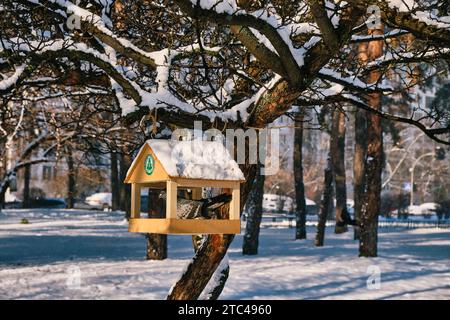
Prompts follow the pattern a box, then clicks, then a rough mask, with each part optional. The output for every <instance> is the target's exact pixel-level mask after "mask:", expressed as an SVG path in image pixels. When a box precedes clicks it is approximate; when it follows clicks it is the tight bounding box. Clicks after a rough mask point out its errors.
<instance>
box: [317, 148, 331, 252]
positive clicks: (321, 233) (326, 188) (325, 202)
mask: <svg viewBox="0 0 450 320" xmlns="http://www.w3.org/2000/svg"><path fill="white" fill-rule="evenodd" d="M332 193H333V169H332V164H331V158H330V156H329V157H328V159H327V165H326V167H325V170H324V182H323V193H322V202H321V203H320V209H319V221H318V223H317V234H316V241H315V245H316V247H322V246H323V244H324V238H325V227H326V223H327V215H328V211H329V210H330V204H331V201H332Z"/></svg>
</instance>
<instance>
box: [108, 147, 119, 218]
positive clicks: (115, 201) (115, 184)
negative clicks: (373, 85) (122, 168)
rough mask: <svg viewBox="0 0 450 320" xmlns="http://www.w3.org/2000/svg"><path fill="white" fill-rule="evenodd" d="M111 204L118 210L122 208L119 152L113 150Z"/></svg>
mask: <svg viewBox="0 0 450 320" xmlns="http://www.w3.org/2000/svg"><path fill="white" fill-rule="evenodd" d="M110 155H111V158H110V160H111V196H112V201H111V206H112V210H113V211H116V210H119V209H120V181H119V170H118V168H117V166H118V159H117V153H116V152H111V153H110Z"/></svg>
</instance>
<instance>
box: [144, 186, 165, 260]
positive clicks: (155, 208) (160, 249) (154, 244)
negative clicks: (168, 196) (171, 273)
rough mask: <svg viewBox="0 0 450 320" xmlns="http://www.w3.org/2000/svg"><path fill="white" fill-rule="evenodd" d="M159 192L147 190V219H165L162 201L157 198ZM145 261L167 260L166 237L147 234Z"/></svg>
mask: <svg viewBox="0 0 450 320" xmlns="http://www.w3.org/2000/svg"><path fill="white" fill-rule="evenodd" d="M159 192H160V191H159V190H154V189H149V190H148V217H149V218H165V217H166V212H165V207H166V206H165V205H164V201H161V199H160V198H159ZM146 238H147V260H164V259H167V235H165V234H156V233H147V234H146Z"/></svg>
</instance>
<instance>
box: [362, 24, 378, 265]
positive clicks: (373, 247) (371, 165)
mask: <svg viewBox="0 0 450 320" xmlns="http://www.w3.org/2000/svg"><path fill="white" fill-rule="evenodd" d="M369 34H373V35H379V34H382V29H380V30H378V29H373V30H369ZM382 53H383V41H371V42H369V44H368V46H367V55H368V57H367V58H368V60H369V61H372V60H374V59H376V58H378V57H380V56H381V55H382ZM380 77H381V73H380V72H379V71H374V72H371V73H370V74H369V76H368V79H367V83H374V82H376V81H378V80H379V79H380ZM367 102H368V104H369V105H370V107H371V108H373V109H376V110H381V95H380V94H378V93H372V94H369V95H368V96H367ZM382 167H383V133H382V127H381V118H380V117H379V116H377V115H375V114H373V113H370V114H368V117H367V157H366V164H365V181H366V187H365V194H364V202H363V205H362V208H361V221H360V239H359V255H360V256H362V257H376V256H377V243H378V215H379V210H380V201H381V196H380V195H381V183H382V182H381V173H382Z"/></svg>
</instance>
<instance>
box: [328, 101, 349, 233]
mask: <svg viewBox="0 0 450 320" xmlns="http://www.w3.org/2000/svg"><path fill="white" fill-rule="evenodd" d="M330 150H331V161H332V165H333V177H334V185H335V190H336V225H335V229H334V232H335V233H344V232H347V231H348V228H347V225H346V224H345V225H342V223H343V222H345V221H347V220H348V219H349V215H348V212H347V186H346V179H345V114H344V113H343V112H341V111H340V110H339V109H337V108H336V109H335V110H334V111H333V116H332V125H331V139H330Z"/></svg>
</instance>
